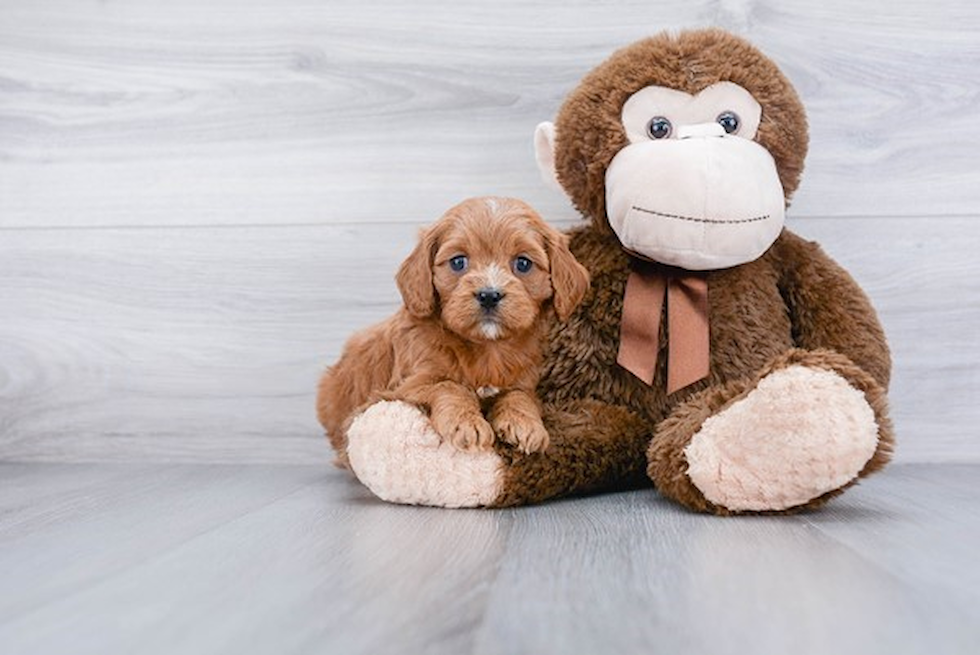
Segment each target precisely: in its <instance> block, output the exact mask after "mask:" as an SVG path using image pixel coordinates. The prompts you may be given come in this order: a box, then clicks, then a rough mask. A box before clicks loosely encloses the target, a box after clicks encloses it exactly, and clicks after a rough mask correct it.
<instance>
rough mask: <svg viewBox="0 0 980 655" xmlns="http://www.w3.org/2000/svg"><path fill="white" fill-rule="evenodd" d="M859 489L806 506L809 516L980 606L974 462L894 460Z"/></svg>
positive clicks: (908, 576) (919, 583)
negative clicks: (822, 506) (816, 507)
mask: <svg viewBox="0 0 980 655" xmlns="http://www.w3.org/2000/svg"><path fill="white" fill-rule="evenodd" d="M857 491H858V493H856V494H854V496H855V497H854V498H853V499H850V498H848V502H844V503H834V504H832V505H830V506H829V507H828V508H827V510H826V511H824V512H817V513H814V514H808V515H807V516H806V517H805V520H806V522H807V523H808V524H809V525H811V526H813V527H815V528H817V529H819V530H820V531H821V532H824V533H825V534H827V535H829V536H831V537H832V538H833V539H834V540H835V541H838V542H840V543H843V544H846V545H847V546H848V547H849V548H851V549H852V550H855V551H857V552H861V553H867V554H869V556H870V557H872V558H873V559H874V561H875V563H876V564H877V565H878V566H881V567H883V568H886V569H887V570H888V571H890V572H891V573H893V574H894V575H896V576H898V577H900V578H902V579H903V580H906V581H908V582H909V583H910V584H913V585H914V586H915V587H916V588H919V589H933V590H944V592H945V593H946V594H947V595H948V596H950V597H951V598H952V599H954V600H955V601H956V602H957V604H959V605H961V606H964V607H966V606H969V607H977V606H980V567H977V566H976V559H977V550H978V548H980V532H978V531H977V526H978V525H980V471H978V469H977V467H976V466H965V465H955V464H944V465H926V464H923V465H917V466H898V467H895V469H894V471H889V472H888V475H881V476H877V477H875V478H872V479H870V480H868V481H867V482H865V483H863V488H861V489H860V490H857ZM977 643H980V641H978V642H977Z"/></svg>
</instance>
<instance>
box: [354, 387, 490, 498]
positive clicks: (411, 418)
mask: <svg viewBox="0 0 980 655" xmlns="http://www.w3.org/2000/svg"><path fill="white" fill-rule="evenodd" d="M347 440H348V445H347V455H348V457H349V458H350V466H351V469H352V470H353V471H354V475H356V476H357V478H358V480H360V481H361V483H362V484H364V486H366V487H367V488H368V489H370V490H371V491H372V493H374V495H376V496H378V497H379V498H381V499H382V500H386V501H388V502H391V503H400V504H404V505H432V506H436V507H484V506H486V505H489V504H491V503H492V502H493V501H494V500H495V499H496V498H497V497H498V496H499V495H500V492H501V487H502V483H503V472H502V461H501V459H500V456H499V455H497V454H496V453H494V452H493V451H481V452H464V451H461V450H459V449H457V448H456V447H454V446H453V445H452V444H450V443H448V442H443V441H442V439H440V438H439V435H438V434H437V433H436V432H435V430H433V429H432V426H431V425H430V424H429V419H428V418H426V416H425V415H424V414H423V413H422V412H421V411H420V410H419V409H418V408H417V407H415V406H413V405H410V404H408V403H403V402H399V401H383V402H379V403H376V404H374V405H371V406H370V407H368V408H367V409H366V410H365V411H364V412H363V413H362V414H360V415H359V416H358V417H357V418H355V419H354V421H353V422H352V423H351V426H350V428H349V429H348V431H347Z"/></svg>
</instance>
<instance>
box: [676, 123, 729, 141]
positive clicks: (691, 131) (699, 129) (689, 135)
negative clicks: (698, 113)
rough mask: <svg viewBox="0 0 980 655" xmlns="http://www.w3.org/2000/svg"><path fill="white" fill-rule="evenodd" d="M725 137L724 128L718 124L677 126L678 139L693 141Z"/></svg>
mask: <svg viewBox="0 0 980 655" xmlns="http://www.w3.org/2000/svg"><path fill="white" fill-rule="evenodd" d="M709 136H725V128H723V127H722V126H721V125H720V124H719V123H697V124H696V125H679V126H678V127H677V138H678V139H693V138H697V137H702V138H703V137H709Z"/></svg>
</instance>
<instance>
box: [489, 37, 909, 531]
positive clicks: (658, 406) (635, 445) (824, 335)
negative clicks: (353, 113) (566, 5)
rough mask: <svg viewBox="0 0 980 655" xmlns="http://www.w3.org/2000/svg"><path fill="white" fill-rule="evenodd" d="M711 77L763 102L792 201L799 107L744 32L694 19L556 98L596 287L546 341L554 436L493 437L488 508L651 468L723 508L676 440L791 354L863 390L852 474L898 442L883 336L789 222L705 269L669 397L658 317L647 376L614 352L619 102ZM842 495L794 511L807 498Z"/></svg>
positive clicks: (626, 482)
mask: <svg viewBox="0 0 980 655" xmlns="http://www.w3.org/2000/svg"><path fill="white" fill-rule="evenodd" d="M722 80H728V81H732V82H735V83H737V84H739V85H741V86H743V87H744V88H746V89H747V90H749V91H750V92H751V93H752V94H753V96H754V97H755V98H756V99H757V100H758V101H759V102H760V104H761V105H762V107H763V111H762V123H761V125H760V127H759V131H758V134H757V136H756V141H758V142H759V143H760V144H762V145H764V146H765V147H766V148H768V149H769V151H770V152H771V153H772V155H773V157H774V159H775V161H776V164H777V167H778V173H779V176H780V179H781V181H782V184H783V188H784V190H785V194H786V199H787V203H788V201H789V197H790V196H791V195H792V192H793V191H794V190H795V189H796V186H797V184H798V182H799V176H800V173H801V171H802V168H803V160H804V157H805V155H806V148H807V127H806V118H805V114H804V111H803V107H802V105H801V104H800V102H799V99H798V98H797V95H796V93H795V91H794V90H793V88H792V86H791V85H790V84H789V82H788V81H787V80H786V78H785V77H783V75H782V74H781V73H780V72H779V70H778V69H777V68H776V66H775V65H774V64H773V63H772V62H771V61H770V60H769V59H767V58H766V57H765V56H764V55H762V54H761V53H760V52H759V51H758V50H756V49H755V48H754V47H753V46H751V45H750V44H748V43H747V42H745V41H743V40H742V39H739V38H737V37H734V36H732V35H730V34H727V33H725V32H722V31H719V30H702V31H695V32H687V33H683V34H681V35H679V36H671V35H668V34H662V35H659V36H656V37H653V38H651V39H646V40H644V41H640V42H639V43H636V44H633V45H631V46H629V47H627V48H624V49H623V50H620V51H619V52H617V53H615V54H614V55H613V56H612V57H611V58H610V59H609V60H607V61H606V62H605V63H603V64H601V65H600V66H599V67H598V68H596V69H595V70H594V71H592V73H590V74H589V75H588V76H586V77H585V79H584V80H583V81H582V83H581V84H580V85H579V86H578V88H577V89H575V91H573V92H572V94H571V95H570V96H569V98H568V100H567V101H566V102H565V104H564V105H563V107H562V109H561V112H560V113H559V116H558V118H557V121H556V129H557V134H556V166H557V173H558V177H559V180H560V182H561V183H562V185H563V186H564V188H565V190H566V191H567V192H568V193H569V195H570V196H571V197H572V199H573V201H574V202H575V204H576V205H577V206H578V207H579V208H580V209H581V211H582V212H583V213H585V214H586V215H587V216H588V217H590V218H591V219H592V221H591V225H589V226H587V227H584V228H581V229H578V230H576V231H575V232H574V233H573V234H572V241H571V249H572V252H573V253H574V255H575V256H576V258H577V259H578V260H579V261H580V262H581V263H583V264H584V265H585V266H586V268H588V269H589V273H590V274H591V276H592V288H591V290H590V291H589V293H588V294H586V297H585V300H584V301H583V303H582V305H581V306H580V307H579V308H578V309H577V310H576V311H575V312H574V313H573V314H572V315H571V316H570V317H569V319H568V320H567V321H566V322H563V323H561V324H556V325H555V326H554V327H553V330H552V334H551V336H550V338H549V340H548V346H547V350H546V353H545V358H544V368H543V374H542V378H541V381H540V384H539V386H538V393H539V395H540V397H541V400H542V402H543V403H544V412H543V413H544V420H545V424H546V426H547V428H548V431H549V433H550V435H551V447H550V448H549V449H548V450H547V451H545V452H540V453H532V454H528V455H524V454H521V453H516V452H514V451H512V450H509V449H505V448H498V452H499V453H500V454H501V456H502V458H503V459H504V461H505V464H506V466H505V488H504V491H503V493H502V494H501V496H500V497H499V498H498V499H497V502H496V503H495V504H497V505H516V504H521V503H527V502H537V501H541V500H544V499H547V498H551V497H554V496H558V495H562V494H568V493H578V492H584V491H594V490H599V489H609V488H626V487H630V486H634V485H636V484H637V483H638V482H639V481H641V480H642V479H643V476H644V474H647V475H649V479H652V480H653V482H654V483H655V484H656V486H657V487H658V488H659V489H660V491H661V492H662V493H663V494H665V495H666V496H668V497H670V498H672V499H674V500H676V501H678V502H680V503H682V504H684V505H686V506H687V507H689V508H691V509H694V510H698V511H704V512H713V513H717V514H727V513H729V512H728V510H726V509H725V508H721V507H717V506H714V505H712V504H711V503H709V502H708V501H707V500H706V499H705V498H704V497H703V496H702V494H701V493H700V492H699V491H698V490H697V489H696V488H695V487H694V486H693V485H692V484H691V482H690V479H689V478H688V476H687V462H686V461H685V459H684V454H683V451H684V448H685V447H686V446H687V444H688V443H690V440H691V438H692V436H693V435H694V434H695V433H696V432H697V430H698V429H699V428H700V426H701V425H702V423H703V422H704V420H705V419H706V418H707V417H709V416H711V415H713V414H715V413H717V412H719V411H721V410H722V409H724V408H725V407H727V406H728V405H730V404H731V403H733V402H735V401H737V400H738V399H740V398H742V397H744V396H745V395H746V394H747V393H748V392H749V391H751V390H752V389H753V388H755V386H756V385H757V384H758V382H759V380H760V379H761V378H762V377H763V376H765V375H766V374H767V373H770V372H772V371H774V370H777V369H779V368H783V367H786V366H788V365H790V364H792V363H799V364H803V365H806V366H812V367H816V368H823V369H827V370H832V371H835V372H836V373H837V374H839V375H841V376H842V377H843V378H844V379H846V380H847V381H848V382H850V384H851V385H852V386H854V387H855V388H857V389H859V390H861V391H863V392H864V394H865V398H866V399H867V401H868V403H869V405H870V406H871V408H872V409H873V411H874V414H875V418H876V420H877V423H878V427H879V435H878V436H879V443H878V449H877V452H876V453H875V454H874V456H873V457H872V458H871V460H870V461H869V462H868V463H867V465H866V466H865V467H864V470H862V471H861V474H860V475H861V476H864V475H868V474H870V473H872V472H874V471H876V470H878V469H880V468H881V467H882V466H884V465H885V463H887V461H888V459H889V457H890V454H891V451H892V445H893V441H894V438H893V434H892V428H891V422H890V420H889V418H888V415H887V404H886V391H887V388H888V382H889V376H890V367H891V360H890V356H889V351H888V346H887V343H886V341H885V335H884V332H883V330H882V328H881V325H880V323H879V322H878V319H877V316H876V315H875V312H874V309H873V308H872V307H871V304H870V303H869V301H868V298H867V296H866V295H865V294H864V292H863V291H862V290H861V289H860V287H859V286H858V285H857V283H856V282H855V281H854V280H853V279H852V278H851V277H850V276H849V275H848V274H847V273H846V272H845V271H844V270H843V269H841V268H840V267H839V266H838V265H837V264H835V263H834V262H833V261H832V260H831V259H830V258H829V257H827V256H826V255H825V254H824V253H823V252H822V251H821V249H820V248H819V247H818V246H817V245H816V244H813V243H810V242H807V241H804V240H803V239H801V238H799V237H798V236H796V235H794V234H793V233H792V232H790V231H788V230H784V231H783V233H782V235H781V236H780V237H779V239H778V240H777V241H776V243H775V244H773V246H772V247H771V248H770V249H769V250H768V251H767V252H766V253H765V254H764V255H763V256H762V257H760V258H759V259H757V260H756V261H753V262H751V263H748V264H743V265H741V266H736V267H733V268H728V269H723V270H717V271H712V272H710V273H708V276H707V277H708V289H709V295H708V302H709V314H710V330H711V333H710V342H711V362H710V374H709V376H708V378H707V379H705V380H702V381H700V382H698V383H696V384H694V385H692V386H690V387H688V388H686V389H683V390H681V391H679V392H677V393H675V394H673V395H669V396H668V395H667V393H666V390H665V388H666V361H667V354H666V339H667V330H666V326H665V325H664V324H663V323H662V324H661V329H660V335H661V343H660V356H659V357H658V360H657V361H658V365H657V370H656V374H655V378H654V381H653V384H652V385H649V386H648V385H646V384H644V383H642V382H641V381H639V380H638V379H636V378H635V377H633V376H632V375H631V374H630V373H628V372H626V371H625V370H623V369H622V368H620V367H619V366H618V365H617V364H616V354H617V349H618V344H619V327H620V326H619V321H620V314H621V312H622V303H623V293H624V290H625V285H626V279H627V276H628V274H629V260H628V257H627V255H626V254H625V253H624V252H623V250H622V247H621V245H620V243H619V241H618V239H617V238H616V236H615V235H614V233H613V232H612V231H611V229H610V228H609V226H608V224H607V221H606V213H605V186H604V185H605V173H606V167H607V166H608V164H609V162H610V161H611V160H612V158H613V156H614V155H615V154H616V152H617V151H618V150H619V149H620V148H622V147H623V146H624V145H625V144H626V142H627V141H626V136H625V134H624V132H623V127H622V124H621V123H620V114H621V108H622V104H623V102H624V101H625V100H626V98H628V97H629V96H630V95H631V94H633V93H635V92H636V91H637V90H639V89H641V88H643V87H646V86H649V85H662V86H669V87H672V88H675V89H680V90H682V91H686V92H688V93H697V92H698V91H700V90H702V89H703V88H705V87H706V86H708V85H710V84H713V83H715V82H718V81H722ZM651 437H652V440H651ZM840 491H841V490H839V489H838V490H834V491H831V492H829V493H827V494H825V495H824V496H821V497H820V498H816V499H814V500H812V501H811V502H809V503H807V504H806V505H805V506H803V507H802V508H794V509H795V510H799V509H805V508H810V507H816V506H818V505H820V504H822V503H823V502H825V501H826V500H827V499H828V498H830V497H832V496H834V495H836V494H837V493H840Z"/></svg>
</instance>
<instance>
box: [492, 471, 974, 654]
mask: <svg viewBox="0 0 980 655" xmlns="http://www.w3.org/2000/svg"><path fill="white" fill-rule="evenodd" d="M879 491H880V489H879ZM860 502H861V499H859V498H858V497H853V498H852V497H848V498H846V499H843V500H842V501H841V503H840V504H843V506H844V507H849V508H851V509H852V510H853V509H855V508H859V507H860V506H861V505H860ZM926 502H928V503H930V504H935V503H936V502H942V501H941V498H940V497H937V496H933V497H931V498H930V499H929V500H928V501H926ZM855 514H856V515H855V517H854V520H853V521H852V522H851V527H852V528H853V529H854V531H855V532H861V533H866V532H870V531H873V530H875V529H878V530H880V531H882V532H889V531H890V527H891V526H890V525H888V524H887V522H886V524H885V525H881V524H878V525H877V526H876V525H874V524H873V523H865V524H862V517H861V513H860V511H858V512H856V513H855ZM894 518H897V517H894ZM967 524H968V525H969V526H971V529H973V530H975V529H976V527H977V523H976V521H975V520H973V519H972V517H971V518H970V519H967ZM896 536H898V535H896ZM511 541H512V544H513V546H512V548H511V549H510V550H509V553H508V554H509V556H508V557H507V558H506V559H505V560H504V566H503V567H502V568H501V571H500V574H499V576H498V579H497V582H496V583H495V585H494V591H493V593H492V595H491V597H490V600H489V603H488V607H489V610H488V615H487V618H486V622H485V624H484V625H483V626H482V628H481V633H480V640H479V641H478V642H477V650H476V652H479V653H481V654H482V653H486V654H491V653H541V652H555V653H597V652H617V653H644V652H650V650H651V649H654V650H656V651H657V652H666V653H720V654H726V653H732V654H736V653H737V654H741V653H787V652H792V653H801V654H808V653H814V654H817V653H819V654H823V653H842V654H843V653H847V654H850V653H853V654H866V653H925V652H944V653H967V652H972V649H973V648H974V647H975V645H976V643H977V639H978V638H980V629H978V628H977V627H976V625H977V624H976V618H977V617H976V612H975V610H974V609H972V608H973V607H974V606H972V605H959V604H958V603H957V602H955V600H956V599H955V598H953V597H952V596H951V594H950V593H949V592H948V587H945V586H940V585H922V586H919V585H913V584H907V583H905V582H903V581H902V580H900V579H898V578H897V577H896V576H893V575H891V574H890V573H889V572H888V571H885V570H882V569H880V568H879V567H878V566H877V565H876V552H875V551H874V550H855V549H852V548H850V547H847V546H844V545H842V544H840V543H838V542H837V541H835V540H833V539H831V538H828V537H827V536H826V535H825V534H823V533H822V532H820V531H816V530H812V529H810V526H809V525H808V524H807V523H806V521H805V520H804V519H800V518H797V517H773V518H761V517H746V518H733V519H726V520H719V519H718V518H715V517H704V516H696V515H692V514H689V513H687V512H685V511H683V510H681V509H678V508H676V507H675V506H673V505H671V504H669V503H667V502H666V501H664V500H662V499H659V498H657V497H656V496H655V495H654V494H653V493H652V492H649V493H644V492H638V493H635V494H628V495H625V496H606V497H600V498H596V499H591V500H590V501H588V502H580V501H578V500H576V501H570V502H567V503H556V504H550V505H545V506H542V507H535V508H530V509H529V510H527V511H525V512H522V513H521V514H520V515H518V517H517V520H516V521H515V524H514V526H513V528H512V537H511ZM517 544H520V546H519V547H518V546H517ZM904 559H905V561H906V562H907V563H908V564H909V565H912V566H921V567H922V568H923V569H932V568H934V566H933V563H932V562H931V561H928V560H924V559H923V557H922V555H921V553H920V554H915V553H914V552H912V551H905V553H904ZM965 561H968V560H962V559H961V560H959V563H960V564H963V563H964V562H965ZM947 582H948V581H947ZM516 616H519V617H520V618H521V620H520V621H516V620H515V617H516Z"/></svg>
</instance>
